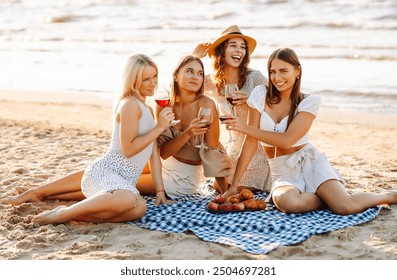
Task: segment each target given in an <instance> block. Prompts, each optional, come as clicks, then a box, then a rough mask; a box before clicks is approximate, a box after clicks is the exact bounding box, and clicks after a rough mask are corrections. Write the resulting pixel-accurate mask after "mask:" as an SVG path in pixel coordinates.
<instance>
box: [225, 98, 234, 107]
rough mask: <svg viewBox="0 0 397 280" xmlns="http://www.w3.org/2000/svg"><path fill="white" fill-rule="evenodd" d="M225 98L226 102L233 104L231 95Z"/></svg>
mask: <svg viewBox="0 0 397 280" xmlns="http://www.w3.org/2000/svg"><path fill="white" fill-rule="evenodd" d="M226 100H227V102H229V103H230V105H232V106H234V105H233V100H234V99H233V97H227V98H226Z"/></svg>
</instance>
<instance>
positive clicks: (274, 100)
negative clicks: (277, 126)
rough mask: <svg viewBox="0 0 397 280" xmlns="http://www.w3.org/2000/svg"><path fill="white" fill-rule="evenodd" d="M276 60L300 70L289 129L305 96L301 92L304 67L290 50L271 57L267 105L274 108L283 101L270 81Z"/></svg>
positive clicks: (278, 52) (276, 52)
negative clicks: (272, 66)
mask: <svg viewBox="0 0 397 280" xmlns="http://www.w3.org/2000/svg"><path fill="white" fill-rule="evenodd" d="M275 59H280V60H282V61H285V62H287V63H289V64H291V65H293V66H295V67H296V68H297V69H300V73H299V76H297V79H296V80H295V84H294V86H293V88H292V92H291V96H290V99H291V108H290V110H289V114H288V122H287V128H288V127H289V125H290V124H291V122H292V120H293V119H294V117H295V112H296V109H297V108H298V105H299V103H300V102H301V101H302V100H303V98H304V96H303V93H302V92H301V80H302V79H301V78H302V67H301V64H300V62H299V59H298V56H297V55H296V53H295V52H294V51H293V50H292V49H290V48H281V49H277V50H275V51H274V52H273V53H272V54H271V55H270V57H269V60H268V62H267V75H268V77H269V84H268V91H267V95H266V105H268V106H270V107H271V106H272V105H274V104H278V103H280V101H281V95H280V92H279V91H278V90H277V88H276V87H275V86H274V85H273V83H272V81H271V79H270V67H271V64H272V62H273V60H275Z"/></svg>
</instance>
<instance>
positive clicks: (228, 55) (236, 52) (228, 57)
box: [225, 37, 247, 68]
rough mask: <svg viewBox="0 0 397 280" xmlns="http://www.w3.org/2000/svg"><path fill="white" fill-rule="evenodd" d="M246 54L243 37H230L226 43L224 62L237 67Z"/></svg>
mask: <svg viewBox="0 0 397 280" xmlns="http://www.w3.org/2000/svg"><path fill="white" fill-rule="evenodd" d="M246 54H247V44H246V43H245V41H244V39H243V38H238V37H236V38H230V39H229V40H228V41H227V43H226V50H225V61H226V64H227V65H229V66H231V67H234V68H238V67H239V66H240V64H241V62H242V61H243V59H244V57H245V55H246Z"/></svg>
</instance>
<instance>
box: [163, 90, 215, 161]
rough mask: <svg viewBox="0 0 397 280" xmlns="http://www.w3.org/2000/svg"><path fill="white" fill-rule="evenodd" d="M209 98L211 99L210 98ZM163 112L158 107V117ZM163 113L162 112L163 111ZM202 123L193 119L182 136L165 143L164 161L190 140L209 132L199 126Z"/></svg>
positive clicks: (197, 119)
mask: <svg viewBox="0 0 397 280" xmlns="http://www.w3.org/2000/svg"><path fill="white" fill-rule="evenodd" d="M208 98H209V97H208ZM161 110H162V107H160V106H158V105H156V115H157V116H158V115H159V112H160V111H161ZM161 112H162V111H161ZM181 117H182V118H183V116H181ZM199 121H200V119H199V118H195V119H193V120H192V121H191V122H190V124H189V127H188V128H186V129H185V130H184V131H183V132H182V133H181V134H180V135H178V136H177V137H175V138H173V139H171V140H170V141H168V142H166V143H164V144H162V145H161V147H160V156H161V158H162V159H167V158H169V157H171V156H173V155H175V154H176V153H178V151H179V150H180V149H181V148H182V147H183V146H184V145H185V144H186V143H187V142H188V141H189V140H190V138H192V137H194V136H196V135H200V134H203V133H205V132H206V131H207V129H206V128H202V127H201V125H199V124H197V123H198V122H199ZM218 125H219V124H218Z"/></svg>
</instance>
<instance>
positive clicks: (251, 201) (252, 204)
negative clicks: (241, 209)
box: [243, 198, 258, 210]
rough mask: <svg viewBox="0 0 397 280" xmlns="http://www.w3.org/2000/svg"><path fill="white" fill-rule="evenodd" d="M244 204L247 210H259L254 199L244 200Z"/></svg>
mask: <svg viewBox="0 0 397 280" xmlns="http://www.w3.org/2000/svg"><path fill="white" fill-rule="evenodd" d="M243 204H244V206H245V209H250V210H255V209H258V206H257V204H256V201H255V199H253V198H252V199H248V200H244V201H243Z"/></svg>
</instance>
